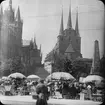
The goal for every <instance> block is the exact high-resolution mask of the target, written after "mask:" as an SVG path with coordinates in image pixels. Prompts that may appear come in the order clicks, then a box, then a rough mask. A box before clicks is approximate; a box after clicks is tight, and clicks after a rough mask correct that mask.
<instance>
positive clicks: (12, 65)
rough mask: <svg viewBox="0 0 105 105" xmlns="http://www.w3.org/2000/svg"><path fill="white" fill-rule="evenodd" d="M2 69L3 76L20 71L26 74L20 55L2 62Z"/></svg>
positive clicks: (0, 67) (0, 66)
mask: <svg viewBox="0 0 105 105" xmlns="http://www.w3.org/2000/svg"><path fill="white" fill-rule="evenodd" d="M0 71H1V73H2V76H3V75H5V76H8V75H9V74H11V73H14V72H20V73H23V74H24V65H23V63H22V62H21V59H20V58H19V57H15V58H10V59H7V60H5V61H2V62H1V65H0Z"/></svg>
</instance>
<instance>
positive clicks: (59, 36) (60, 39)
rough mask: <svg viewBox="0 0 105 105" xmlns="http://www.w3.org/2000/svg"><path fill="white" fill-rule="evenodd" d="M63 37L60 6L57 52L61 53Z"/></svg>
mask: <svg viewBox="0 0 105 105" xmlns="http://www.w3.org/2000/svg"><path fill="white" fill-rule="evenodd" d="M63 37H64V26H63V8H62V15H61V24H60V30H59V35H58V37H57V38H58V51H57V52H58V53H61V46H62V41H63Z"/></svg>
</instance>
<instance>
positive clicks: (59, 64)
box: [53, 53, 65, 72]
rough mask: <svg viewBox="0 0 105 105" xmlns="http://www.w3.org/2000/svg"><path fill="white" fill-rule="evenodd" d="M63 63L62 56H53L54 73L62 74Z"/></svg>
mask: <svg viewBox="0 0 105 105" xmlns="http://www.w3.org/2000/svg"><path fill="white" fill-rule="evenodd" d="M64 62H65V57H64V55H62V54H59V55H58V54H56V53H55V55H54V64H53V67H54V71H58V72H63V71H64Z"/></svg>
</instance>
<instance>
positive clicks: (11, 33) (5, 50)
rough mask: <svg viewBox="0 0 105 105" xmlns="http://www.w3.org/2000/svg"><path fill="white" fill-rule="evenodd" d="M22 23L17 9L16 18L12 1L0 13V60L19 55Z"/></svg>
mask: <svg viewBox="0 0 105 105" xmlns="http://www.w3.org/2000/svg"><path fill="white" fill-rule="evenodd" d="M22 27H23V21H22V19H21V17H20V9H19V7H18V10H17V13H16V16H15V12H14V9H13V8H12V1H11V0H10V1H9V6H8V8H7V9H6V10H4V12H3V10H2V7H1V13H0V59H8V58H12V57H15V56H19V55H20V54H21V46H22Z"/></svg>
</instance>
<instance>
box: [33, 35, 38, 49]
mask: <svg viewBox="0 0 105 105" xmlns="http://www.w3.org/2000/svg"><path fill="white" fill-rule="evenodd" d="M34 49H37V45H36V38H35V36H34Z"/></svg>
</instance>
